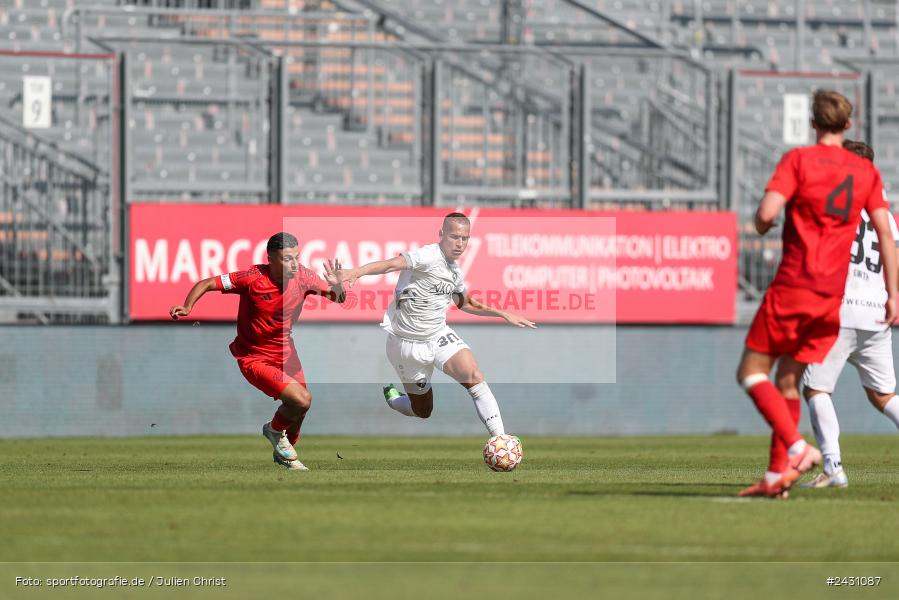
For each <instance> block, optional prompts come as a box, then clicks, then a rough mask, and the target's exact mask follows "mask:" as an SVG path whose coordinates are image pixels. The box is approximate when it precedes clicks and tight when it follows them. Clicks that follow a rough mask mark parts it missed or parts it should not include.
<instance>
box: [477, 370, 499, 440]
mask: <svg viewBox="0 0 899 600" xmlns="http://www.w3.org/2000/svg"><path fill="white" fill-rule="evenodd" d="M468 393H469V394H470V395H471V399H472V400H473V401H474V409H475V410H476V411H477V413H478V417H479V418H480V419H481V423H483V424H484V426H485V427H487V431H489V432H490V435H491V436H494V435H502V434H504V433H506V430H505V429H504V428H503V418H502V417H501V416H500V414H499V405H498V404H497V403H496V398H494V397H493V392H491V391H490V387H489V386H488V385H487V382H486V381H482V382H481V383H479V384H477V385H474V386H472V387H470V388H468Z"/></svg>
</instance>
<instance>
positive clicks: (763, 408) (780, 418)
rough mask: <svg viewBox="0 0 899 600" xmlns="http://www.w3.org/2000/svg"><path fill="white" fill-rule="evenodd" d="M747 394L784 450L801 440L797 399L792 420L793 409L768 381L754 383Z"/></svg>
mask: <svg viewBox="0 0 899 600" xmlns="http://www.w3.org/2000/svg"><path fill="white" fill-rule="evenodd" d="M747 393H748V394H749V396H750V397H751V398H752V401H753V402H755V407H756V408H757V409H758V410H759V412H760V413H762V416H763V417H764V418H765V421H767V422H768V425H770V426H771V429H773V430H774V436H775V437H776V438H777V439H779V440H780V442H781V443H783V444H784V445H785V447H786V448H789V447H790V446H792V445H793V444H794V443H796V442H798V441H799V440H801V439H802V436H801V435H799V429H798V428H797V424H798V422H799V418H798V417H799V411H800V406H799V400H798V399H796V400H794V402H795V403H796V408H795V413H796V419H795V420H794V419H793V408H792V407H791V406H790V402H789V401H788V400H787V399H786V398H784V397H783V396H782V395H781V393H780V391H778V389H777V388H776V387H775V386H774V384H773V383H771V382H770V381H769V380H768V379H765V380H764V381H760V382H759V383H756V384H755V385H753V386H752V387H751V388H749V390H747ZM772 451H773V448H772ZM784 452H785V453H786V449H784Z"/></svg>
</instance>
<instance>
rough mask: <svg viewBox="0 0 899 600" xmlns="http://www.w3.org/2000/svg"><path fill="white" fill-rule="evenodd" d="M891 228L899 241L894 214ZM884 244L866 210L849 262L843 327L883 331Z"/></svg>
mask: <svg viewBox="0 0 899 600" xmlns="http://www.w3.org/2000/svg"><path fill="white" fill-rule="evenodd" d="M889 217H890V229H891V230H892V232H893V239H895V240H897V241H899V229H897V227H896V220H895V219H894V218H893V215H892V213H891V214H890V215H889ZM879 248H880V244H879V242H878V240H877V232H875V231H874V225H872V224H871V219H870V217H869V216H868V213H867V211H865V210H862V221H861V223H859V226H858V235H857V236H856V238H855V241H854V242H852V256H851V257H850V259H849V276H848V277H847V278H846V291H845V292H844V293H843V305H842V306H841V307H840V327H846V328H850V329H861V330H864V331H883V330H884V329H886V326H885V325H884V324H883V323H878V321H883V317H884V306H885V305H886V299H887V289H886V284H885V283H884V280H883V264H882V263H881V262H880V252H879Z"/></svg>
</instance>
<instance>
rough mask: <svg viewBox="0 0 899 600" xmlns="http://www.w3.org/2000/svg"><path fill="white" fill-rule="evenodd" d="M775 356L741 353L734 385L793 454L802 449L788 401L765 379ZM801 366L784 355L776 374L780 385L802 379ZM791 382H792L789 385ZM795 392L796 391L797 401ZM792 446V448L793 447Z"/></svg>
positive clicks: (801, 442)
mask: <svg viewBox="0 0 899 600" xmlns="http://www.w3.org/2000/svg"><path fill="white" fill-rule="evenodd" d="M775 358H776V357H774V356H769V355H768V354H763V353H761V352H757V351H755V350H752V349H750V348H746V349H745V350H744V351H743V357H742V358H741V359H740V365H739V366H738V367H737V382H738V383H739V384H740V385H741V386H742V387H743V389H744V390H745V391H746V393H747V394H749V397H750V398H752V400H753V402H754V403H755V406H756V408H757V409H758V411H759V412H760V413H761V414H762V417H764V419H765V421H767V422H768V425H770V426H771V429H773V430H774V433H775V435H776V436H777V438H778V439H780V440H781V442H783V444H784V445H785V446H786V447H787V448H789V449H790V450H792V451H793V452H794V453H795V452H798V451H801V450H802V449H804V445H805V441H804V440H803V439H802V436H801V435H799V430H798V428H797V427H796V421H795V419H794V418H793V415H792V413H791V411H790V408H789V405H788V402H787V400H786V398H784V396H783V394H782V393H781V392H780V390H779V389H778V388H777V387H776V386H775V385H774V384H773V383H771V381H770V380H769V379H768V374H769V373H770V372H771V368H772V367H773V366H774V360H775ZM804 370H805V364H802V363H797V362H796V361H795V360H794V359H793V358H792V357H790V356H787V355H784V356H782V357H781V363H780V365H779V366H778V371H779V373H780V374H781V381H782V383H783V385H787V384H790V385H795V384H796V383H798V382H799V381H800V379H801V377H802V372H803V371H804ZM790 382H795V383H790ZM798 394H799V391H798V389H797V391H796V397H797V398H798ZM794 446H795V447H794Z"/></svg>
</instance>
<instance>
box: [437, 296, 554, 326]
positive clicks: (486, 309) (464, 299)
mask: <svg viewBox="0 0 899 600" xmlns="http://www.w3.org/2000/svg"><path fill="white" fill-rule="evenodd" d="M460 296H461V301H459V302H456V306H458V307H459V310H461V311H462V312H467V313H468V314H470V315H478V316H479V317H499V318H501V319H505V320H506V322H508V323H509V324H510V325H515V326H516V327H530V328H531V329H536V328H537V325H536V324H535V323H534V322H533V321H529V320H528V319H525V318H524V317H522V316H521V315H516V314H513V313H509V312H505V311H502V310H499V309H498V308H493V307H492V306H487V305H486V304H483V303H482V302H478V301H477V300H475V299H474V298H472V297H471V296H469V295H468V294H467V293H466V294H454V299H456V298H459V297H460Z"/></svg>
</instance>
